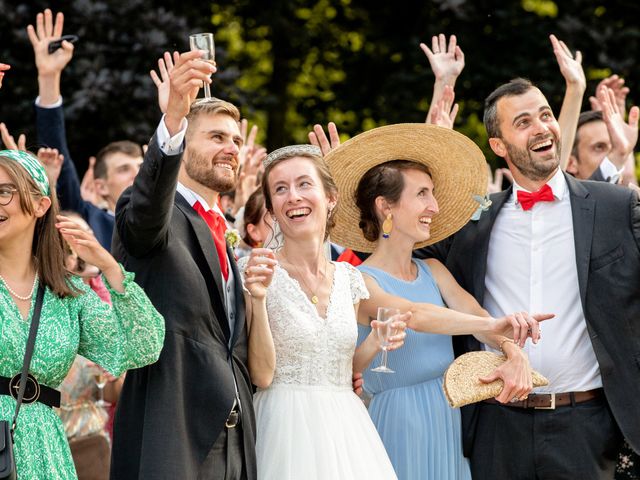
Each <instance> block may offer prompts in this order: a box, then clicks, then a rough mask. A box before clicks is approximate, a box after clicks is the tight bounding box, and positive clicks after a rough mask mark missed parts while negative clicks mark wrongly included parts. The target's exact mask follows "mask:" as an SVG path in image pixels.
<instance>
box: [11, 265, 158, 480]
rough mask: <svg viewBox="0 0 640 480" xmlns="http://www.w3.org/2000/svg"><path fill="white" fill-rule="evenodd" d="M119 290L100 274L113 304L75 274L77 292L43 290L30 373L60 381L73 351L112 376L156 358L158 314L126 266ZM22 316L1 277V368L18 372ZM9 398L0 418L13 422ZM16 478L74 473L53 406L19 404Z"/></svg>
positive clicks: (24, 331)
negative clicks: (121, 290)
mask: <svg viewBox="0 0 640 480" xmlns="http://www.w3.org/2000/svg"><path fill="white" fill-rule="evenodd" d="M124 275H125V280H124V290H125V291H124V293H118V292H116V291H114V290H113V289H112V288H111V287H110V286H109V285H108V283H107V281H106V280H105V285H107V287H108V289H109V293H110V294H111V299H112V302H113V307H111V306H109V305H108V304H107V303H104V302H103V301H102V300H100V298H99V297H98V296H97V295H96V294H95V293H94V292H93V291H91V289H90V288H89V287H88V286H86V285H85V284H84V283H82V281H81V280H80V279H78V278H75V277H74V278H73V279H72V283H73V285H74V286H76V287H77V288H79V289H80V290H81V291H82V294H80V295H78V296H76V297H66V298H60V297H58V296H57V295H55V294H54V293H53V292H51V291H50V290H49V289H47V290H46V291H45V295H44V301H43V305H42V313H41V316H40V326H39V328H38V336H37V337H36V345H35V350H34V353H33V358H32V360H31V366H30V369H29V371H30V373H31V374H32V375H34V376H35V377H36V378H37V379H38V382H39V383H41V384H44V385H47V386H49V387H52V388H56V387H58V385H60V383H61V382H62V380H63V379H64V377H65V376H66V375H67V372H68V371H69V369H70V368H71V365H72V364H73V361H74V359H75V357H76V354H80V355H83V356H84V357H86V358H88V359H89V360H92V361H94V362H95V363H97V364H98V365H101V366H102V367H104V368H105V369H106V370H108V371H109V372H111V373H112V374H113V375H116V376H118V375H120V374H121V373H122V372H124V371H126V370H128V369H131V368H139V367H142V366H144V365H148V364H150V363H153V362H155V361H156V360H157V359H158V356H159V355H160V350H161V349H162V344H163V341H164V319H163V318H162V316H161V315H160V314H159V313H158V312H157V311H156V309H155V308H154V307H153V305H152V304H151V301H150V300H149V299H148V298H147V296H146V295H145V293H144V292H143V290H142V289H141V288H140V287H139V286H138V285H137V284H136V283H135V282H134V281H133V274H131V273H128V272H124ZM34 303H35V295H34V296H33V299H32V303H31V310H30V312H29V318H28V319H26V320H25V319H23V318H22V316H21V315H20V312H19V310H18V307H17V306H16V304H15V303H14V301H13V299H12V298H11V296H10V294H9V292H8V291H7V289H6V287H5V285H4V284H3V283H2V282H0V375H2V376H5V377H13V376H14V375H16V374H18V373H20V370H21V369H22V361H23V358H24V351H25V348H26V344H27V337H28V335H29V326H30V319H31V316H32V315H33V306H34ZM15 405H16V403H15V400H14V399H13V398H12V397H10V396H8V395H0V419H2V420H7V421H9V422H11V420H12V418H13V414H14V410H15ZM14 452H15V456H16V468H17V471H18V479H19V480H50V479H51V480H53V479H56V480H57V479H65V480H66V479H75V478H76V473H75V468H74V466H73V460H72V458H71V453H70V451H69V446H68V444H67V440H66V437H65V433H64V428H63V426H62V422H61V421H60V418H59V417H58V415H57V414H56V412H55V411H54V410H53V409H52V408H51V407H48V406H46V405H44V404H42V403H40V402H34V403H31V404H26V405H25V404H23V405H22V407H21V409H20V415H19V417H18V422H17V428H16V432H15V451H14Z"/></svg>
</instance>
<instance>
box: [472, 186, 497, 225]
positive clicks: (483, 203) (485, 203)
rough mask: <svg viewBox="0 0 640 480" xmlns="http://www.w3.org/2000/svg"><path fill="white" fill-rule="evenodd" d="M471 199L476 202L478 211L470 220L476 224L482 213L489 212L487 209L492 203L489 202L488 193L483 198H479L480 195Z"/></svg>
mask: <svg viewBox="0 0 640 480" xmlns="http://www.w3.org/2000/svg"><path fill="white" fill-rule="evenodd" d="M473 199H474V200H475V201H476V202H478V209H477V210H476V211H475V212H474V213H473V215H472V216H471V220H473V221H474V222H477V221H478V220H480V215H482V212H486V211H487V210H489V207H490V206H491V203H493V202H491V199H490V198H489V194H488V193H487V194H486V195H485V196H484V197H481V196H480V195H474V196H473Z"/></svg>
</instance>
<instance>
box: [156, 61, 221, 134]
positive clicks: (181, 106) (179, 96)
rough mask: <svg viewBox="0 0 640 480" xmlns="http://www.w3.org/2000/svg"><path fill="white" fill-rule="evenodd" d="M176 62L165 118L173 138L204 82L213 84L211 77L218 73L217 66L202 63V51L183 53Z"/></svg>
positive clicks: (171, 78) (172, 73)
mask: <svg viewBox="0 0 640 480" xmlns="http://www.w3.org/2000/svg"><path fill="white" fill-rule="evenodd" d="M174 61H175V65H174V68H173V70H172V71H171V73H170V74H169V78H170V88H169V100H168V102H167V113H166V117H165V124H166V126H167V130H168V131H169V134H170V135H171V136H173V135H175V134H176V133H178V132H179V131H180V128H181V126H182V121H183V120H184V118H185V117H186V116H187V114H188V113H189V109H190V107H191V104H192V103H193V101H194V100H195V99H196V97H197V96H198V90H200V88H201V87H202V85H203V82H205V83H207V84H211V83H212V80H211V75H212V74H213V73H215V71H216V67H215V65H213V64H212V63H209V62H204V61H202V52H201V51H200V50H192V51H189V52H185V53H182V54H180V56H179V57H177V58H174Z"/></svg>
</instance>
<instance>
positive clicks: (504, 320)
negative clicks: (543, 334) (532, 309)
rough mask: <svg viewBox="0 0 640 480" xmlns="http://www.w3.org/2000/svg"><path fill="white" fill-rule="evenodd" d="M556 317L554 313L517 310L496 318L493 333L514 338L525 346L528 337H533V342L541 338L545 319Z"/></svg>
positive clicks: (517, 343)
mask: <svg viewBox="0 0 640 480" xmlns="http://www.w3.org/2000/svg"><path fill="white" fill-rule="evenodd" d="M553 317H555V314H552V313H536V314H533V315H531V314H529V313H527V312H516V313H513V314H511V315H505V316H504V317H500V318H494V319H493V320H494V328H493V333H496V334H498V335H503V336H505V337H507V338H513V341H514V342H515V343H516V345H518V346H520V347H524V344H525V342H526V341H527V338H529V337H530V338H531V340H532V341H533V343H538V340H540V325H539V323H540V322H542V321H544V320H549V319H551V318H553Z"/></svg>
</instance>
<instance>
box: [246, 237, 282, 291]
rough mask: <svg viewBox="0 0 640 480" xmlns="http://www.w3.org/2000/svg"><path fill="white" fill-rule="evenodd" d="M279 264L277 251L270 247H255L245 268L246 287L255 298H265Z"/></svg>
mask: <svg viewBox="0 0 640 480" xmlns="http://www.w3.org/2000/svg"><path fill="white" fill-rule="evenodd" d="M277 264H278V261H277V260H276V256H275V253H273V250H270V249H268V248H254V249H253V250H251V256H250V257H249V261H248V262H247V266H246V268H245V270H244V288H245V289H246V290H247V292H249V295H251V296H252V297H254V298H258V299H261V298H264V297H265V296H266V295H267V288H269V285H270V284H271V280H272V279H273V272H274V269H275V266H276V265H277Z"/></svg>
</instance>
